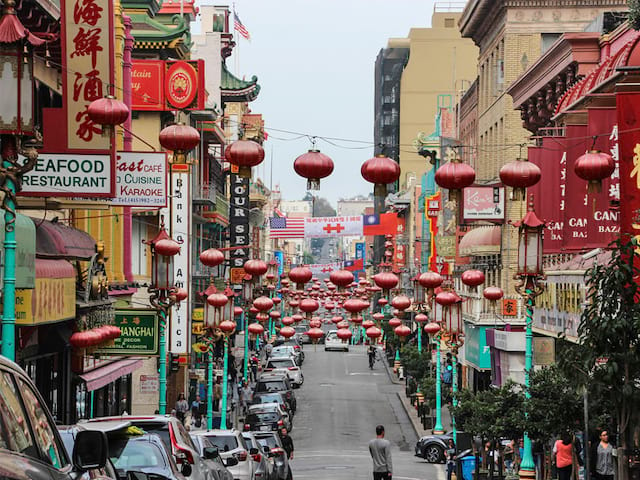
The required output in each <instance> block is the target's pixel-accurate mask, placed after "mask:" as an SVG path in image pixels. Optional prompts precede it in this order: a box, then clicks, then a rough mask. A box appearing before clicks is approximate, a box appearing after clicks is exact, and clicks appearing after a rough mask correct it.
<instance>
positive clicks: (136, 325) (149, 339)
mask: <svg viewBox="0 0 640 480" xmlns="http://www.w3.org/2000/svg"><path fill="white" fill-rule="evenodd" d="M114 325H115V326H116V327H120V332H121V334H120V337H118V338H116V339H115V340H114V341H113V345H110V346H108V347H100V349H99V350H98V353H100V354H106V355H114V356H115V355H136V356H140V355H157V353H158V313H157V312H155V311H153V310H127V309H123V310H116V314H115V320H114Z"/></svg>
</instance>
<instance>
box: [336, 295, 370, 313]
mask: <svg viewBox="0 0 640 480" xmlns="http://www.w3.org/2000/svg"><path fill="white" fill-rule="evenodd" d="M342 308H344V309H345V310H346V311H347V312H349V313H350V314H352V315H355V314H358V313H360V312H361V311H362V310H364V309H365V308H367V304H366V303H365V302H363V301H362V300H360V299H359V298H350V299H349V300H347V301H346V302H344V304H343V305H342Z"/></svg>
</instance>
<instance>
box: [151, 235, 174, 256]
mask: <svg viewBox="0 0 640 480" xmlns="http://www.w3.org/2000/svg"><path fill="white" fill-rule="evenodd" d="M153 251H154V252H155V253H157V254H158V255H162V256H163V257H173V256H175V255H177V254H178V253H179V252H180V244H179V243H178V242H176V241H175V240H174V239H172V238H162V239H160V240H158V241H157V242H155V243H154V244H153Z"/></svg>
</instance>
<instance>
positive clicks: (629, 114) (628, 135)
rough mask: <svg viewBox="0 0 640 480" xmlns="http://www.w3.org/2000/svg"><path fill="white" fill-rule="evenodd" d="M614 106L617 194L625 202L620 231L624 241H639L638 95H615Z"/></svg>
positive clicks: (639, 124) (639, 162) (639, 149)
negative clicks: (617, 166)
mask: <svg viewBox="0 0 640 480" xmlns="http://www.w3.org/2000/svg"><path fill="white" fill-rule="evenodd" d="M616 105H617V112H618V129H619V130H618V132H619V138H618V140H619V143H618V149H619V150H618V151H619V158H620V195H621V198H624V199H625V207H624V208H621V209H620V228H621V231H622V234H623V235H624V236H625V237H626V239H629V238H634V237H635V238H636V239H640V224H639V223H638V220H637V212H638V209H639V208H640V93H631V92H629V93H627V92H624V93H617V94H616Z"/></svg>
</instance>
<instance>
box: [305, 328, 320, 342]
mask: <svg viewBox="0 0 640 480" xmlns="http://www.w3.org/2000/svg"><path fill="white" fill-rule="evenodd" d="M307 337H309V338H310V339H311V340H313V341H317V340H320V339H321V338H322V337H324V332H323V331H322V330H320V329H319V328H313V327H312V328H310V329H309V330H308V331H307Z"/></svg>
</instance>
